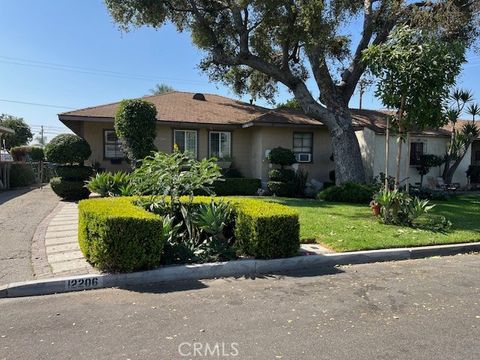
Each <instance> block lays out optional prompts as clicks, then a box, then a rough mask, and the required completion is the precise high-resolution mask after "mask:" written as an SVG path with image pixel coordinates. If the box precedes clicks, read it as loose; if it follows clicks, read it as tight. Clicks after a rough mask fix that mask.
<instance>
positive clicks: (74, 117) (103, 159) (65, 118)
mask: <svg viewBox="0 0 480 360" xmlns="http://www.w3.org/2000/svg"><path fill="white" fill-rule="evenodd" d="M143 99H145V100H147V101H150V102H152V103H153V104H154V105H155V106H156V108H157V137H156V139H155V145H156V147H157V148H158V150H159V151H163V152H171V151H172V150H173V147H174V144H176V145H177V146H178V148H179V149H180V150H182V151H185V150H187V151H190V152H191V153H193V154H194V155H195V156H196V157H197V158H205V157H213V156H215V157H217V158H226V159H232V160H233V166H234V167H235V168H237V169H238V170H240V172H241V173H242V174H243V175H244V176H245V177H252V178H259V179H262V181H266V180H267V179H268V170H269V169H270V164H269V162H268V161H267V160H266V156H267V154H268V152H269V150H271V149H272V148H274V147H278V146H281V147H284V148H289V149H292V150H293V151H294V153H295V154H296V156H297V159H298V161H299V165H298V166H299V167H301V168H303V169H304V170H306V171H308V173H309V175H310V178H311V179H315V180H317V181H318V182H327V181H330V179H329V173H330V171H331V170H333V169H334V163H333V162H332V160H331V157H332V149H331V141H330V135H329V132H328V129H327V128H326V126H325V125H323V124H322V123H321V122H319V121H316V120H314V119H312V118H310V117H308V116H306V115H304V114H302V113H301V112H300V111H294V110H272V109H268V108H264V107H260V106H256V105H251V104H247V103H244V102H241V101H237V100H233V99H229V98H226V97H223V96H219V95H213V94H199V93H197V94H194V93H187V92H178V91H175V92H170V93H165V94H161V95H153V96H146V97H144V98H143ZM118 104H119V103H118V102H117V103H112V104H107V105H100V106H95V107H90V108H86V109H80V110H75V111H69V112H65V113H62V114H59V119H60V121H61V122H62V123H64V124H65V125H66V126H67V127H68V128H70V129H71V130H72V131H73V132H74V133H75V134H77V135H79V136H81V137H83V138H85V140H87V141H88V143H89V144H90V146H91V148H92V155H91V157H90V162H91V163H95V162H99V163H100V165H101V167H103V168H105V169H107V170H110V171H116V170H125V169H128V164H127V163H126V161H125V159H124V154H123V152H122V149H121V146H120V143H119V141H118V139H117V136H116V134H115V130H114V117H115V112H116V110H117V107H118ZM352 116H353V121H354V126H355V129H356V133H357V137H358V139H359V142H360V146H361V150H362V155H363V158H364V163H365V168H366V171H367V175H368V176H369V178H370V179H371V178H373V177H374V176H375V175H378V173H380V172H383V171H384V169H383V166H384V165H383V164H384V161H385V159H384V157H385V152H384V149H385V136H384V135H383V134H384V128H385V125H384V124H385V122H386V116H387V115H386V113H384V112H381V111H374V110H355V109H352ZM382 124H383V125H382ZM448 134H449V132H448V131H447V130H440V131H438V132H432V133H431V134H430V133H428V132H425V133H422V135H421V136H420V135H419V137H418V138H417V137H412V146H416V145H413V144H414V143H415V142H416V141H417V139H418V140H419V142H421V143H424V144H426V145H425V147H423V148H422V149H423V152H424V153H438V154H439V155H443V154H444V153H445V148H446V144H447V141H448V138H449V135H448ZM382 142H383V145H382ZM390 144H391V152H390V154H392V155H391V160H390V167H391V169H390V171H391V174H393V171H394V163H395V160H394V157H395V153H396V148H395V147H396V143H395V140H394V138H393V137H392V140H391V142H390ZM415 149H416V152H415V154H417V155H416V156H418V154H419V153H420V151H421V150H420V148H419V147H416V148H415ZM479 150H480V147H479ZM404 158H405V156H404ZM466 158H468V159H466V160H465V161H466V162H468V163H469V162H470V154H468V155H467V157H466ZM479 160H480V157H479ZM467 167H468V165H467ZM403 168H404V166H403V167H402V169H403ZM465 170H466V169H464V168H463V167H462V168H461V169H459V170H458V174H457V176H458V175H459V174H460V173H461V175H462V176H463V177H464V178H465V181H463V180H462V181H459V182H461V183H462V184H464V183H466V177H465ZM402 171H404V170H402ZM416 175H417V173H416V170H415V169H414V168H412V169H411V171H410V176H411V178H413V179H414V180H416V179H417V178H416ZM435 175H437V172H435ZM411 182H412V183H413V182H415V181H411Z"/></svg>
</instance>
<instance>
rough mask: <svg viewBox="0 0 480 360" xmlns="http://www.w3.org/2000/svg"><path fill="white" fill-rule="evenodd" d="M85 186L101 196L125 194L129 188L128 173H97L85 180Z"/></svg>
mask: <svg viewBox="0 0 480 360" xmlns="http://www.w3.org/2000/svg"><path fill="white" fill-rule="evenodd" d="M86 186H87V188H88V190H90V191H91V192H94V193H97V194H99V195H100V196H101V197H106V196H120V195H126V193H127V192H129V193H133V189H132V191H128V189H130V187H131V185H130V174H128V173H125V172H122V171H117V172H116V173H110V172H104V173H98V174H96V175H95V176H94V177H92V178H90V180H89V181H88V182H87V185H86Z"/></svg>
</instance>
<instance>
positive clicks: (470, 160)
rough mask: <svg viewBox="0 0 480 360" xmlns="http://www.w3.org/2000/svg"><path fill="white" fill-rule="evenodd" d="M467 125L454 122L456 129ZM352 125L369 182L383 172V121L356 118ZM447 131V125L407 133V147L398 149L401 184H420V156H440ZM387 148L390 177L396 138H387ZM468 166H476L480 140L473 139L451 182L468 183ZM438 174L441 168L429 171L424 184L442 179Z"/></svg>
mask: <svg viewBox="0 0 480 360" xmlns="http://www.w3.org/2000/svg"><path fill="white" fill-rule="evenodd" d="M385 114H386V113H385ZM467 122H470V123H471V121H467V120H459V121H458V122H457V130H461V128H462V126H463V125H464V124H465V123H467ZM356 126H357V129H358V130H357V131H356V134H357V139H358V141H359V144H360V149H361V151H362V157H363V161H364V166H365V171H366V173H367V177H368V178H370V179H372V178H373V177H375V176H377V175H378V174H379V173H382V172H383V173H384V172H385V161H386V158H385V154H386V136H385V130H386V121H385V119H379V118H375V117H370V118H368V119H367V118H364V119H357V122H356ZM451 131H452V129H451V126H446V127H444V128H442V129H438V130H426V131H422V132H420V133H410V134H409V144H408V145H406V144H403V146H402V157H401V164H400V181H401V183H402V184H405V183H406V179H407V178H408V180H409V183H410V184H419V183H420V175H419V174H418V171H417V167H418V165H419V161H420V157H421V155H423V154H432V155H437V156H440V157H443V156H444V155H445V154H446V151H447V146H448V144H449V142H450V139H451V135H452V133H451ZM389 146H390V149H389V161H388V174H389V175H392V176H394V175H395V173H396V157H397V138H396V136H395V135H391V136H390V145H389ZM408 153H410V154H408ZM408 155H410V156H408ZM407 161H408V165H409V167H408V174H407V170H406V165H407V164H406V162H407ZM470 165H480V139H478V140H475V141H474V142H473V145H472V146H471V147H470V148H469V149H468V151H467V153H466V155H465V157H464V158H463V160H462V162H461V163H460V165H459V167H458V168H457V171H456V172H455V175H454V177H453V182H454V183H459V184H460V185H461V186H466V185H467V184H468V179H467V176H466V171H467V169H468V167H469V166H470ZM442 172H443V166H438V167H435V168H432V169H430V172H429V173H428V174H427V175H426V176H425V177H424V185H425V186H428V184H427V178H428V177H433V178H434V179H435V178H437V177H440V176H442Z"/></svg>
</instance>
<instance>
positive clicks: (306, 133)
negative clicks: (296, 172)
mask: <svg viewBox="0 0 480 360" xmlns="http://www.w3.org/2000/svg"><path fill="white" fill-rule="evenodd" d="M295 135H310V137H311V145H310V146H309V148H310V151H296V150H295V148H296V146H295ZM313 139H314V134H313V132H311V131H295V132H294V133H293V144H292V145H293V146H292V149H293V153H294V154H295V158H297V159H298V157H297V156H298V155H299V154H309V155H310V161H302V163H312V162H313ZM302 143H303V141H302ZM302 145H303V144H302ZM300 147H301V148H303V146H300ZM297 148H298V147H297Z"/></svg>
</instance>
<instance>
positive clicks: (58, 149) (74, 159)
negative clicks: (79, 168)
mask: <svg viewBox="0 0 480 360" xmlns="http://www.w3.org/2000/svg"><path fill="white" fill-rule="evenodd" d="M91 154H92V150H91V149H90V145H89V144H88V142H86V141H85V139H82V138H81V137H80V136H77V135H73V134H60V135H57V136H55V137H54V138H53V139H52V140H51V141H50V142H49V143H48V144H47V146H45V156H46V158H47V160H48V161H50V162H53V163H59V164H81V165H82V164H83V162H84V161H85V160H87V159H88V158H89V157H90V155H91Z"/></svg>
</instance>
